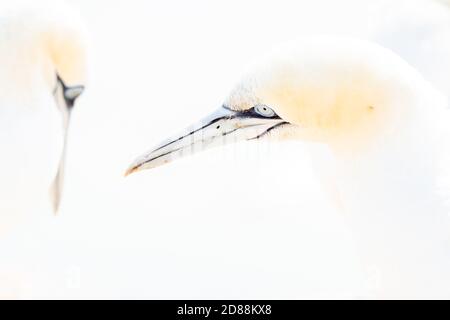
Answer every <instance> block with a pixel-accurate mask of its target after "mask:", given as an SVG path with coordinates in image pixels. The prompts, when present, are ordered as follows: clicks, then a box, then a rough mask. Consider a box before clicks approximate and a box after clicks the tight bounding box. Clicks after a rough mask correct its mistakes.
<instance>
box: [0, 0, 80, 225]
mask: <svg viewBox="0 0 450 320" xmlns="http://www.w3.org/2000/svg"><path fill="white" fill-rule="evenodd" d="M0 63H1V72H0V83H1V85H0V144H1V146H2V156H1V158H0V194H1V195H2V196H1V198H2V200H1V201H0V229H4V228H6V227H7V226H9V224H10V223H14V222H15V221H16V220H18V219H21V218H22V217H23V216H24V212H27V213H28V212H30V211H34V210H36V206H37V203H39V204H40V205H41V204H42V203H45V202H46V201H48V200H47V199H48V195H49V192H50V198H51V204H52V206H53V209H54V210H55V212H56V211H57V210H58V207H59V205H60V200H61V193H62V188H63V181H64V163H65V158H66V145H67V132H68V129H69V122H70V115H71V112H72V109H73V107H74V104H75V101H76V100H77V98H78V97H79V96H80V95H81V93H82V92H83V90H84V84H85V79H86V31H85V29H84V26H83V24H82V23H81V19H80V18H79V17H78V16H77V14H76V13H75V12H74V11H73V10H72V9H71V8H68V7H66V6H64V5H62V4H61V3H58V2H56V1H54V2H19V3H9V4H7V3H3V4H1V5H0ZM44 199H45V200H44Z"/></svg>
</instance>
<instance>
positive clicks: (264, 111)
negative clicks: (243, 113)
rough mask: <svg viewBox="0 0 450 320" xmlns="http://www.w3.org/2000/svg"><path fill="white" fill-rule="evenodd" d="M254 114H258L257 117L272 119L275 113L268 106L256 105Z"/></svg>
mask: <svg viewBox="0 0 450 320" xmlns="http://www.w3.org/2000/svg"><path fill="white" fill-rule="evenodd" d="M254 109H255V111H256V113H258V114H259V115H261V116H263V117H267V118H270V117H273V116H274V115H275V112H274V111H273V110H272V109H271V108H269V107H268V106H265V105H257V106H256V107H255V108H254Z"/></svg>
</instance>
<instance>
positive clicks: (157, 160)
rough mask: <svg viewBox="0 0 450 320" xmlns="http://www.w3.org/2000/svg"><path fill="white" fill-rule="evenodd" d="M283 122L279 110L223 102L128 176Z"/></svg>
mask: <svg viewBox="0 0 450 320" xmlns="http://www.w3.org/2000/svg"><path fill="white" fill-rule="evenodd" d="M283 124H287V122H285V121H284V120H283V119H281V118H280V117H279V116H277V115H276V114H273V115H270V116H262V115H261V114H258V113H257V112H255V110H254V108H252V109H249V110H244V111H235V110H231V109H229V108H227V107H225V106H223V107H221V108H219V109H218V110H217V111H215V112H214V113H212V114H211V115H209V116H207V117H206V118H204V119H203V120H201V121H200V122H198V123H196V124H194V125H191V126H190V127H188V128H187V129H185V130H184V131H183V132H181V133H179V134H178V135H175V136H174V137H172V138H170V139H167V140H166V141H164V142H162V143H161V144H159V145H158V146H157V147H155V148H154V149H153V150H151V151H150V152H147V153H145V154H144V155H142V156H141V157H139V158H137V159H136V160H135V161H134V162H133V163H132V165H131V166H130V167H129V168H128V170H127V171H126V173H125V176H127V175H129V174H131V173H134V172H137V171H141V170H144V169H151V168H155V167H158V166H160V165H163V164H165V163H168V162H171V161H173V160H176V159H179V158H182V157H185V156H187V155H192V154H195V153H197V152H200V151H204V150H207V149H209V148H212V147H217V146H223V145H226V144H230V143H235V142H238V141H242V140H254V139H259V138H261V137H263V136H264V135H266V134H267V133H269V132H270V131H271V130H273V129H275V128H276V127H279V126H281V125H283Z"/></svg>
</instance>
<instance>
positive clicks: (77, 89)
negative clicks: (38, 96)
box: [50, 76, 84, 214]
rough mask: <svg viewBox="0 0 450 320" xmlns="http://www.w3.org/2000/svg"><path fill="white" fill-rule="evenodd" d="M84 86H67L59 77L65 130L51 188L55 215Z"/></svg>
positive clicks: (58, 96) (57, 94)
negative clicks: (73, 118) (71, 130)
mask: <svg viewBox="0 0 450 320" xmlns="http://www.w3.org/2000/svg"><path fill="white" fill-rule="evenodd" d="M83 91H84V86H72V87H69V86H67V85H66V84H65V83H64V81H63V80H62V79H61V78H60V77H59V76H57V84H56V88H55V91H54V95H55V99H56V104H57V106H58V108H59V110H60V112H61V115H62V128H63V139H64V140H63V149H62V153H61V158H60V160H59V165H58V171H57V172H56V176H55V178H54V179H53V183H52V185H51V186H50V198H51V200H52V205H53V211H54V212H55V214H56V213H57V212H58V210H59V205H60V203H61V197H62V192H63V188H64V170H65V164H66V153H67V137H68V132H69V125H70V115H71V113H72V109H73V106H74V104H75V100H76V99H77V98H78V97H79V96H80V95H81V94H82V93H83Z"/></svg>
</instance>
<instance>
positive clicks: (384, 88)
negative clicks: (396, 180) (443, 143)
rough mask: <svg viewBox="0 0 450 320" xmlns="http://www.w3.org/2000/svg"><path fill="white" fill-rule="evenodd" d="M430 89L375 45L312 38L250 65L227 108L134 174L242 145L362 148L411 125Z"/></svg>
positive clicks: (139, 164) (140, 163)
mask: <svg viewBox="0 0 450 320" xmlns="http://www.w3.org/2000/svg"><path fill="white" fill-rule="evenodd" d="M423 82H424V80H423V79H422V77H421V76H420V75H419V74H418V73H417V72H416V71H415V70H414V69H413V68H412V67H410V66H409V65H408V64H407V63H406V62H404V61H403V60H402V59H401V58H399V57H398V56H396V55H395V54H394V53H392V52H391V51H389V50H387V49H384V48H382V47H380V46H378V45H375V44H373V43H369V42H366V41H362V40H356V39H347V38H329V37H315V38H307V39H304V40H303V41H300V42H296V43H291V44H288V45H286V46H283V47H280V48H279V49H278V50H276V51H274V52H272V53H270V54H269V55H268V56H266V57H264V58H263V59H261V60H260V61H258V62H257V63H255V64H254V65H253V66H251V68H250V69H249V71H248V72H247V73H246V75H245V76H244V77H243V78H242V80H241V81H240V82H239V83H238V85H237V86H236V87H235V88H234V89H233V90H232V92H231V94H230V95H229V96H228V98H227V99H226V100H225V102H224V104H223V106H221V107H220V108H219V109H218V110H217V111H216V112H214V113H213V114H212V115H210V116H208V117H206V118H205V119H203V120H202V121H200V122H199V123H197V124H194V125H193V126H190V127H189V128H188V129H187V130H185V131H183V132H182V133H180V134H179V135H176V136H175V137H173V138H171V139H168V140H167V141H165V142H163V143H162V144H160V145H159V146H157V147H156V148H154V149H153V150H152V151H150V152H148V153H146V154H144V155H143V156H141V157H139V158H138V159H137V160H136V161H135V162H134V163H133V164H132V165H131V166H130V168H129V169H128V171H127V174H129V173H132V172H135V171H139V170H142V169H146V168H153V167H156V166H159V165H161V164H164V163H166V162H169V161H171V160H173V159H176V158H179V157H182V156H184V155H186V154H191V153H193V152H197V151H200V150H204V149H207V148H209V147H211V146H217V145H223V144H227V143H230V142H236V141H240V140H256V139H262V138H271V139H277V140H280V139H302V140H310V141H317V142H322V143H326V144H328V145H330V146H331V147H332V148H336V149H347V150H353V151H354V150H356V149H361V148H364V146H365V145H368V144H370V143H372V142H374V141H383V139H384V138H388V137H389V136H390V135H391V134H392V132H393V131H395V130H397V129H398V128H399V127H401V126H406V124H407V123H408V121H407V119H408V117H410V115H413V114H414V112H412V110H414V109H415V108H416V107H417V105H418V102H417V100H418V96H419V93H417V92H416V90H415V88H421V87H423ZM418 91H422V90H418Z"/></svg>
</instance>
